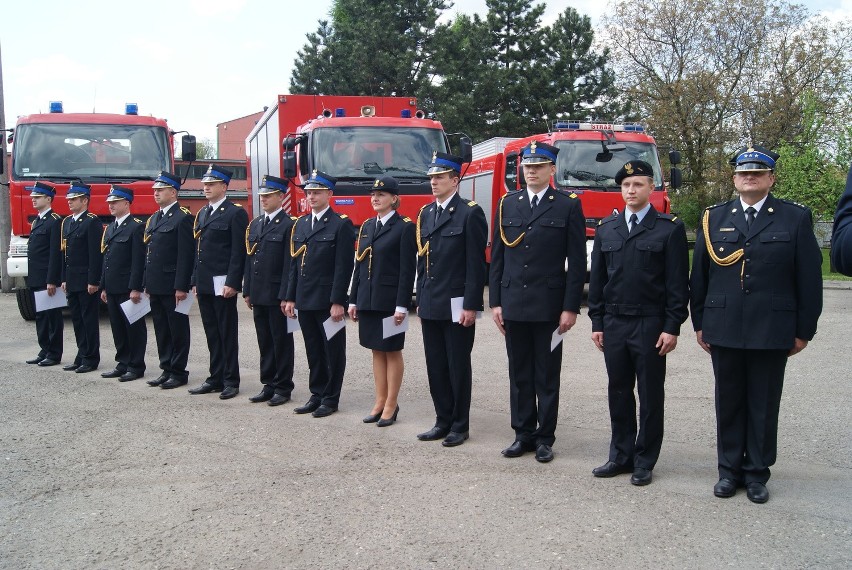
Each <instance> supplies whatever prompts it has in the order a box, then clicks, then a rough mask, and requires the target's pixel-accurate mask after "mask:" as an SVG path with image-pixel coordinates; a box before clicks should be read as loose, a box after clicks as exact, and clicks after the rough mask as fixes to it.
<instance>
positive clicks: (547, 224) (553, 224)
mask: <svg viewBox="0 0 852 570" xmlns="http://www.w3.org/2000/svg"><path fill="white" fill-rule="evenodd" d="M538 225H540V226H541V227H543V228H557V229H561V228H564V227H565V220H563V219H560V218H544V217H542V218H539V220H538Z"/></svg>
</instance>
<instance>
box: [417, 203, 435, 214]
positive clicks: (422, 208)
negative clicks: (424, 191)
mask: <svg viewBox="0 0 852 570" xmlns="http://www.w3.org/2000/svg"><path fill="white" fill-rule="evenodd" d="M431 205H432V202H429V203H428V204H423V205H422V206H420V209H419V210H418V211H417V215H418V216H419V215H420V212H422V211H423V210H424V209H425V208H426V207H428V206H431Z"/></svg>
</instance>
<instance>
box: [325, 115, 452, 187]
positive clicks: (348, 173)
mask: <svg viewBox="0 0 852 570" xmlns="http://www.w3.org/2000/svg"><path fill="white" fill-rule="evenodd" d="M311 145H312V153H313V156H314V160H315V162H314V165H313V167H314V168H316V169H318V170H320V171H322V172H325V173H327V174H330V175H332V176H334V177H336V178H337V179H338V180H350V181H351V180H361V179H369V180H371V181H372V180H373V179H374V178H376V177H377V176H380V175H382V174H389V175H391V176H394V177H396V178H408V179H411V178H415V179H420V180H426V178H427V176H426V170H427V168H428V166H429V162H431V160H432V153H433V152H435V151H437V152H447V146H446V142H445V139H444V133H443V131H441V130H440V129H426V128H399V127H381V126H380V127H328V128H320V129H316V130H315V131H314V133H313V136H312V142H311Z"/></svg>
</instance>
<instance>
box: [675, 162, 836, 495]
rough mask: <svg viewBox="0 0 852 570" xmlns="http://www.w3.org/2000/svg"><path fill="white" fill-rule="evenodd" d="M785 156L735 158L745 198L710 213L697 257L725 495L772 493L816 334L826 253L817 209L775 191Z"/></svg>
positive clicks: (693, 284)
mask: <svg viewBox="0 0 852 570" xmlns="http://www.w3.org/2000/svg"><path fill="white" fill-rule="evenodd" d="M777 159H778V155H777V154H775V153H774V152H771V151H769V150H767V149H765V148H762V147H749V148H744V149H742V150H740V151H738V152H737V153H736V154H735V155H734V157H733V158H732V159H731V164H732V165H733V166H734V185H735V186H736V188H737V190H738V192H739V197H738V198H735V199H733V200H731V201H729V202H725V203H723V204H719V205H716V206H713V207H711V208H708V209H707V210H705V212H704V215H703V219H702V224H701V229H700V231H699V232H698V236H697V238H696V243H695V253H694V256H693V260H692V261H693V262H692V276H691V278H690V288H691V314H692V324H693V327H694V329H695V332H696V338H697V340H698V344H699V345H700V346H701V347H702V348H703V349H704V350H705V351H707V352H709V353H710V355H711V357H712V360H713V372H714V374H715V376H716V427H717V453H718V461H719V481H718V483H716V485H715V487H714V488H713V493H714V494H715V495H716V496H717V497H731V496H733V495H734V494H735V493H736V490H737V487H739V486H745V487H746V493H747V496H748V498H749V500H751V501H752V502H755V503H765V502H766V501H767V500H768V499H769V492H768V490H767V489H766V482H767V481H768V480H769V476H770V471H769V467H770V466H772V465H773V464H774V463H775V459H776V454H777V438H778V411H779V407H780V404H781V391H782V388H783V385H784V369H785V367H786V364H787V358H788V357H789V356H792V355H794V354H797V353H798V352H800V351H801V350H803V349H804V348H805V347H806V346H807V344H808V341H810V340H811V339H812V338H813V337H814V335H815V334H816V329H817V320H818V319H819V315H820V313H821V312H822V270H821V267H822V255H821V252H820V249H819V245H818V244H817V240H816V237H815V236H814V232H813V227H812V218H811V212H810V211H809V210H808V209H807V208H806V207H804V206H802V205H799V204H796V203H794V202H788V201H786V200H779V199H778V198H776V197H775V196H773V195H772V194H771V193H770V189H771V188H772V185H773V184H774V183H775V174H774V170H775V161H776V160H777Z"/></svg>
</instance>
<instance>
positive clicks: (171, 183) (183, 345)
mask: <svg viewBox="0 0 852 570" xmlns="http://www.w3.org/2000/svg"><path fill="white" fill-rule="evenodd" d="M178 190H180V178H178V177H177V176H176V175H174V174H172V173H171V172H165V171H163V172H160V175H159V176H158V177H157V179H156V180H155V181H154V201H155V202H157V205H158V206H159V207H160V209H159V210H157V212H155V213H154V214H152V215H151V217H150V218H148V222H147V223H146V224H145V238H144V239H145V245H146V254H145V292H146V293H147V294H148V296H149V297H150V299H151V319H152V320H153V322H154V335H155V336H156V338H157V354H158V355H159V357H160V370H162V373H161V374H160V375H159V376H158V377H157V378H154V379H152V380H148V385H149V386H152V387H156V386H159V387H160V388H162V389H164V390H171V389H173V388H177V387H179V386H185V385H186V383H187V380H188V376H189V373H188V372H187V371H186V363H187V360H188V359H189V343H190V337H189V315H187V314H184V313H181V312H178V311H176V310H175V307H176V306H177V304H178V303H179V302H181V301H183V300H185V299H186V298H187V296H188V294H189V289H190V286H189V283H190V279H191V278H192V266H193V262H194V260H195V240H194V239H193V238H192V223H193V219H192V214H191V213H190V211H189V210H188V209H186V208H182V207H181V205H180V204H179V203H178V202H177V193H178Z"/></svg>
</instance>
